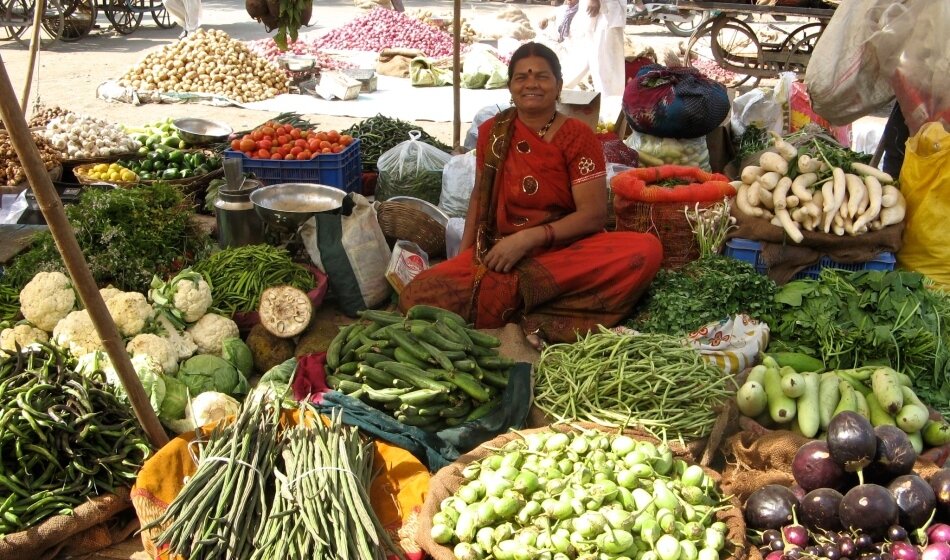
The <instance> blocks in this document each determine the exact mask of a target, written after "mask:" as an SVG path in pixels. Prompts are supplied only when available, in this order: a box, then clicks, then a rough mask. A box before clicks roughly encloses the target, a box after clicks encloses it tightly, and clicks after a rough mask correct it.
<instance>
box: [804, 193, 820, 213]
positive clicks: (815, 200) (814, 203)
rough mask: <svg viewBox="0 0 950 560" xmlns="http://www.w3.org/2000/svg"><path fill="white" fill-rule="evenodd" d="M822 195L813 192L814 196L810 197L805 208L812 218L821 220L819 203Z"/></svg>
mask: <svg viewBox="0 0 950 560" xmlns="http://www.w3.org/2000/svg"><path fill="white" fill-rule="evenodd" d="M823 198H824V194H823V193H822V192H821V191H815V196H813V197H812V199H811V202H809V203H808V205H807V206H806V208H808V210H809V212H808V213H809V214H811V215H812V217H813V218H821V203H822V202H823V200H822V199H823Z"/></svg>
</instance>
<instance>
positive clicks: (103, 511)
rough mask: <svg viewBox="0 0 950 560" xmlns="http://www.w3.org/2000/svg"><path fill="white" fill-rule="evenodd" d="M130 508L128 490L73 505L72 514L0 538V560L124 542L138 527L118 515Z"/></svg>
mask: <svg viewBox="0 0 950 560" xmlns="http://www.w3.org/2000/svg"><path fill="white" fill-rule="evenodd" d="M131 507H132V502H131V500H129V490H128V488H118V489H116V491H115V493H114V494H103V495H102V496H97V497H95V498H92V499H90V500H89V501H87V502H85V503H83V504H81V505H79V506H76V509H75V510H73V514H72V515H57V516H54V517H50V518H49V519H47V520H46V521H44V522H42V523H40V524H38V525H35V526H33V527H31V528H29V529H27V530H26V531H20V532H19V533H12V534H10V535H7V536H5V537H3V538H2V539H0V560H25V559H29V560H47V559H52V558H56V557H57V556H59V555H60V554H61V553H69V554H71V555H79V554H89V553H92V552H96V551H98V550H102V549H104V548H108V547H110V546H112V545H113V544H116V543H119V542H122V541H124V540H125V539H126V538H128V537H129V535H131V534H132V532H133V531H135V530H136V529H137V528H138V522H137V520H135V519H134V518H132V519H131V520H130V519H129V518H128V516H121V515H120V514H121V513H122V512H124V511H127V510H129V509H130V508H131Z"/></svg>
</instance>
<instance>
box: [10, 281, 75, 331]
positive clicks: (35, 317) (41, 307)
mask: <svg viewBox="0 0 950 560" xmlns="http://www.w3.org/2000/svg"><path fill="white" fill-rule="evenodd" d="M75 306H76V292H74V291H73V284H72V282H70V281H69V277H67V276H66V275H65V274H63V273H62V272H38V273H37V274H36V276H34V277H33V279H32V280H30V281H29V282H27V284H26V286H23V289H22V290H20V312H21V313H23V317H24V318H25V319H26V320H27V321H29V322H31V323H33V324H34V325H35V326H36V327H37V328H39V329H43V330H44V331H46V332H51V331H52V330H53V327H55V326H56V323H58V322H59V320H60V319H62V318H63V317H65V316H66V315H67V314H69V312H70V311H72V310H73V308H74V307H75Z"/></svg>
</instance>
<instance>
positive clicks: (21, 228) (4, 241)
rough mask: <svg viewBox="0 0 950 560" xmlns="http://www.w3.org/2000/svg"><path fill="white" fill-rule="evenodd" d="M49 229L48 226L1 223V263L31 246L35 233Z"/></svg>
mask: <svg viewBox="0 0 950 560" xmlns="http://www.w3.org/2000/svg"><path fill="white" fill-rule="evenodd" d="M47 229H49V228H47V227H46V226H35V225H24V224H0V263H6V262H8V261H9V260H10V259H12V258H13V257H15V256H16V255H17V254H19V253H20V251H22V250H24V249H26V248H27V247H29V246H30V239H31V238H32V237H33V235H34V234H37V233H39V232H41V231H45V230H47Z"/></svg>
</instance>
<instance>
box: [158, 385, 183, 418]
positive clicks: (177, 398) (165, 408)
mask: <svg viewBox="0 0 950 560" xmlns="http://www.w3.org/2000/svg"><path fill="white" fill-rule="evenodd" d="M187 404H188V387H187V386H186V385H185V384H184V383H182V382H181V381H179V380H178V379H175V378H174V377H172V376H170V375H166V376H165V400H163V401H162V407H161V409H160V410H159V411H158V417H159V418H160V419H161V420H179V419H181V418H184V417H185V406H186V405H187Z"/></svg>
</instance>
